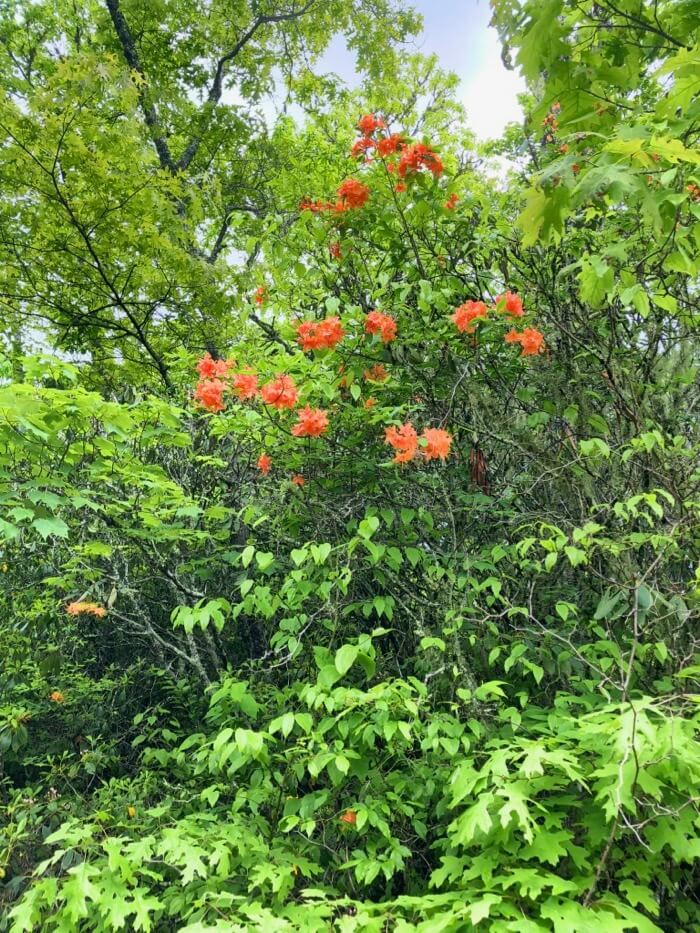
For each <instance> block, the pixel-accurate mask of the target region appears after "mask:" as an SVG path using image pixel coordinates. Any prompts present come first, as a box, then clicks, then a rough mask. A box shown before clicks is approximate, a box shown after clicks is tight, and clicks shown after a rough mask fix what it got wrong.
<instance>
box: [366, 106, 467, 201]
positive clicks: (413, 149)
mask: <svg viewBox="0 0 700 933" xmlns="http://www.w3.org/2000/svg"><path fill="white" fill-rule="evenodd" d="M357 127H358V129H359V130H360V132H361V133H362V136H361V137H360V138H359V139H357V140H355V142H354V143H353V146H352V149H351V150H350V155H351V156H353V157H357V156H359V155H362V156H364V158H365V161H370V160H371V157H370V155H369V152H370V150H372V149H374V150H375V152H376V155H377V156H379V158H381V159H386V158H388V157H389V156H391V155H394V154H397V155H398V156H399V160H398V163H396V164H395V163H393V162H392V163H390V164H389V170H390V171H392V172H394V171H395V172H397V173H398V175H399V176H400V177H401V178H406V176H410V175H416V174H417V173H418V172H419V171H421V169H425V170H426V171H428V172H432V174H433V175H434V176H435V177H436V178H437V177H438V176H439V175H441V174H442V172H443V171H444V166H443V164H442V160H441V159H440V156H439V155H438V154H437V153H436V152H435V151H434V149H432V147H431V146H429V145H427V144H426V143H409V142H407V141H406V140H405V139H404V137H403V136H402V135H401V134H400V133H385V134H384V135H382V136H378V135H377V131H378V130H386V123H385V122H384V120H382V119H381V118H380V117H377V116H375V115H374V114H371V113H368V114H365V116H363V117H362V118H361V119H360V121H359V123H358V124H357ZM452 206H454V205H452Z"/></svg>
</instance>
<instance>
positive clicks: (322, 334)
mask: <svg viewBox="0 0 700 933" xmlns="http://www.w3.org/2000/svg"><path fill="white" fill-rule="evenodd" d="M344 336H345V330H344V329H343V325H342V324H341V323H340V318H338V317H328V318H326V319H325V320H324V321H302V323H301V324H299V325H298V327H297V341H298V342H299V345H300V346H301V348H302V350H323V349H333V347H335V346H336V344H338V343H340V341H341V340H342V339H343V337H344Z"/></svg>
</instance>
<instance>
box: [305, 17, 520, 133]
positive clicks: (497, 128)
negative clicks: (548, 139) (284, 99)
mask: <svg viewBox="0 0 700 933" xmlns="http://www.w3.org/2000/svg"><path fill="white" fill-rule="evenodd" d="M410 3H411V6H413V7H414V8H415V9H416V10H418V12H420V13H421V14H422V15H423V33H422V35H420V36H418V37H417V38H416V40H415V48H416V50H417V51H419V52H422V53H424V54H426V55H429V54H431V53H433V52H434V53H435V54H436V55H437V56H438V58H439V60H440V64H441V65H442V67H443V68H445V69H447V70H449V71H454V72H456V73H457V74H458V75H459V77H460V79H461V86H460V91H461V97H462V102H463V103H464V105H465V107H466V109H467V114H468V122H469V125H470V127H471V129H472V130H473V131H474V132H475V133H476V135H477V137H479V139H482V140H483V139H493V138H495V137H497V136H500V134H501V132H502V130H503V129H504V127H505V125H506V124H507V123H510V122H512V121H514V120H520V119H521V118H522V115H521V110H520V107H519V106H518V102H517V99H516V98H517V95H518V94H520V93H521V92H522V91H524V90H525V82H524V81H523V79H522V78H521V76H520V75H519V74H518V73H517V72H514V71H508V70H507V69H506V68H505V66H504V65H503V62H502V61H501V46H500V42H499V40H498V35H497V33H496V31H495V29H491V28H490V27H489V25H488V24H489V20H490V18H491V10H490V7H489V3H488V0H410ZM322 66H324V67H326V68H328V70H332V71H334V72H335V73H336V74H338V75H339V76H340V77H341V78H343V79H345V80H346V81H347V82H348V83H350V84H352V83H354V81H353V78H354V60H353V57H352V56H351V55H350V53H348V51H347V49H346V48H345V47H344V43H343V42H342V41H340V40H338V39H336V40H335V41H334V42H333V43H332V45H331V48H330V49H329V50H328V52H327V54H326V55H325V56H324V59H323V60H322Z"/></svg>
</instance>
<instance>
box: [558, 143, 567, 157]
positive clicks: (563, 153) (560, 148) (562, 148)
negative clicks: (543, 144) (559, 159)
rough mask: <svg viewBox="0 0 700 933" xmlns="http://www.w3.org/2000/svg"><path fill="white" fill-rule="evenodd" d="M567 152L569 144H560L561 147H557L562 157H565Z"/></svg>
mask: <svg viewBox="0 0 700 933" xmlns="http://www.w3.org/2000/svg"><path fill="white" fill-rule="evenodd" d="M568 151H569V144H568V143H562V144H561V146H559V152H561V153H562V155H566V153H567V152H568Z"/></svg>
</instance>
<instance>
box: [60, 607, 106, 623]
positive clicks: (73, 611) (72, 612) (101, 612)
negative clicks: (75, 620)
mask: <svg viewBox="0 0 700 933" xmlns="http://www.w3.org/2000/svg"><path fill="white" fill-rule="evenodd" d="M66 612H67V613H68V615H69V616H79V615H91V616H96V617H97V618H98V619H102V618H104V616H106V615H107V610H106V609H104V608H103V607H102V606H98V605H97V603H68V605H67V606H66Z"/></svg>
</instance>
